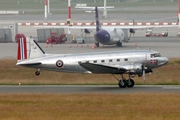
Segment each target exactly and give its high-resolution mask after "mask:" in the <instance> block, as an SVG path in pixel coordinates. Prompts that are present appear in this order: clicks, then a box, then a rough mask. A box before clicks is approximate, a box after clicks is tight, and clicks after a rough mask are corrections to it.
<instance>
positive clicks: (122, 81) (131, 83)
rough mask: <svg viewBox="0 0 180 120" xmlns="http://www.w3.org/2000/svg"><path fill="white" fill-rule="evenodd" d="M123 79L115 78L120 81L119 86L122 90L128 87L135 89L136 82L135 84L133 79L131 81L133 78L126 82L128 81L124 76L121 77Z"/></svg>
mask: <svg viewBox="0 0 180 120" xmlns="http://www.w3.org/2000/svg"><path fill="white" fill-rule="evenodd" d="M114 77H115V76H114ZM121 77H122V78H121V79H120V80H119V79H117V78H116V77H115V78H116V79H117V80H118V85H119V87H120V88H126V87H128V88H132V87H134V84H135V82H134V80H133V79H131V78H130V77H129V79H127V80H126V79H125V78H124V77H123V75H121Z"/></svg>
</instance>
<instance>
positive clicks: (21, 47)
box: [17, 37, 27, 60]
mask: <svg viewBox="0 0 180 120" xmlns="http://www.w3.org/2000/svg"><path fill="white" fill-rule="evenodd" d="M25 59H27V44H26V37H22V38H20V39H19V40H18V54H17V60H25Z"/></svg>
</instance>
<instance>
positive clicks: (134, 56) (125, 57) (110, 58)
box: [17, 50, 168, 74]
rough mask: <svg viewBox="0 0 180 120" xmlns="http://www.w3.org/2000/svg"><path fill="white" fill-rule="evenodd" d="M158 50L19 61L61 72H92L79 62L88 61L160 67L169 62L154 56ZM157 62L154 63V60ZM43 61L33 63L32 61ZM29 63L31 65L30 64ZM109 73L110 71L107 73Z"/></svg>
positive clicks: (22, 63) (55, 56)
mask: <svg viewBox="0 0 180 120" xmlns="http://www.w3.org/2000/svg"><path fill="white" fill-rule="evenodd" d="M156 53H157V52H155V51H152V50H129V51H113V52H96V53H95V52H94V53H81V54H64V55H63V54H59V55H58V54H45V56H44V57H41V58H36V59H28V60H25V61H21V62H18V63H17V65H22V66H25V67H30V68H37V69H45V70H52V71H59V72H76V73H92V72H91V71H88V70H87V69H85V68H83V67H82V66H80V65H79V63H83V62H88V63H93V64H100V65H106V66H111V67H116V68H125V69H127V70H131V69H133V68H134V66H136V65H137V66H139V65H145V66H146V67H147V69H153V68H157V67H160V66H162V65H164V64H166V63H167V62H168V59H167V58H166V57H161V56H160V57H152V54H156ZM59 60H60V61H62V66H60V67H58V66H57V61H59ZM154 60H155V61H156V63H152V61H154ZM37 62H39V63H41V64H39V65H33V64H31V63H37ZM28 63H29V65H28ZM107 74H108V73H107Z"/></svg>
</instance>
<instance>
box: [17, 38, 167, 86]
mask: <svg viewBox="0 0 180 120" xmlns="http://www.w3.org/2000/svg"><path fill="white" fill-rule="evenodd" d="M17 60H18V61H17V64H16V65H19V66H24V67H29V68H35V69H37V71H36V72H35V74H36V75H37V76H38V75H40V71H41V70H42V69H44V70H51V71H57V72H74V73H90V74H93V73H94V74H112V75H113V74H119V75H121V78H120V79H117V78H116V79H117V80H118V85H119V87H121V88H125V87H133V86H134V84H135V83H134V80H133V79H132V77H134V76H135V75H138V76H139V77H141V76H145V73H150V72H152V69H154V68H158V67H161V66H163V65H165V64H167V63H168V59H167V58H166V57H162V56H161V55H160V53H158V52H156V51H153V50H127V51H122V50H120V51H109V52H107V51H106V52H92V53H77V54H46V53H45V52H44V51H43V50H42V48H41V47H40V46H39V45H38V43H37V42H36V41H35V40H33V39H32V38H31V39H30V38H28V37H27V38H26V37H23V38H20V39H19V41H18V53H17ZM123 74H128V75H129V78H128V79H125V78H124V77H123ZM72 79H74V78H72Z"/></svg>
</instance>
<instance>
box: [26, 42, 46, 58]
mask: <svg viewBox="0 0 180 120" xmlns="http://www.w3.org/2000/svg"><path fill="white" fill-rule="evenodd" d="M29 53H30V55H29V58H30V59H33V58H40V57H43V56H45V52H44V51H43V50H42V48H41V47H40V46H39V45H38V43H37V42H36V41H35V40H33V39H30V52H29Z"/></svg>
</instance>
